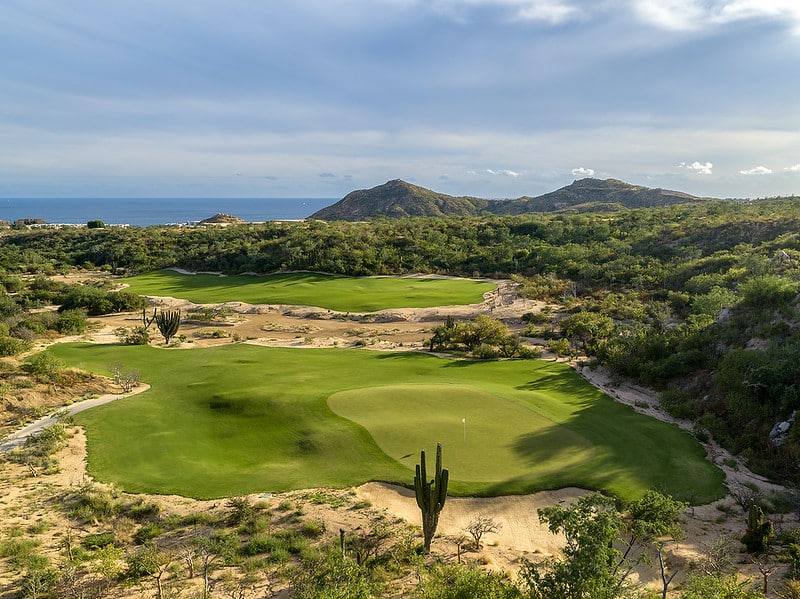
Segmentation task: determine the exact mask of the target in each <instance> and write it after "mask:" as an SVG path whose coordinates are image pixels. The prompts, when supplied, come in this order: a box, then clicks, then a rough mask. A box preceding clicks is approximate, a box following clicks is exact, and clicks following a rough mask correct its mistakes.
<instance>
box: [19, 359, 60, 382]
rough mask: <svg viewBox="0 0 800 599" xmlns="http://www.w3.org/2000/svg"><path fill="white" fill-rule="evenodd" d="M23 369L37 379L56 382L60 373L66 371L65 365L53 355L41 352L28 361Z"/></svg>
mask: <svg viewBox="0 0 800 599" xmlns="http://www.w3.org/2000/svg"><path fill="white" fill-rule="evenodd" d="M22 369H23V370H24V371H25V372H27V373H29V374H32V375H34V376H35V377H36V378H37V379H40V380H43V381H56V380H57V379H58V374H59V372H60V371H61V370H63V369H64V363H63V362H62V361H61V360H59V359H58V358H56V357H55V356H54V355H52V354H49V353H47V352H41V353H38V354H36V355H34V356H31V357H30V358H29V359H28V360H26V361H25V363H24V364H23V365H22Z"/></svg>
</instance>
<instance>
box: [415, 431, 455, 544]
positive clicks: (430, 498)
mask: <svg viewBox="0 0 800 599" xmlns="http://www.w3.org/2000/svg"><path fill="white" fill-rule="evenodd" d="M449 478H450V472H449V471H448V470H447V469H442V446H441V444H440V443H437V444H436V473H435V475H434V478H433V480H431V481H430V482H428V473H427V469H426V465H425V451H420V452H419V464H417V473H416V475H415V476H414V492H415V494H416V497H417V505H418V506H419V509H420V511H421V512H422V537H423V539H424V545H425V553H429V552H430V550H431V541H432V540H433V535H434V534H435V533H436V526H437V524H438V523H439V514H440V513H441V511H442V508H443V507H444V502H445V501H446V500H447V481H448V480H449Z"/></svg>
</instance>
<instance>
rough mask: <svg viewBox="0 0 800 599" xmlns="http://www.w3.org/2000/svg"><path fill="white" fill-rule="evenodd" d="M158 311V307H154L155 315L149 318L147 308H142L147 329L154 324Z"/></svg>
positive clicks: (143, 324)
mask: <svg viewBox="0 0 800 599" xmlns="http://www.w3.org/2000/svg"><path fill="white" fill-rule="evenodd" d="M157 312H158V308H153V315H152V316H151V317H150V318H148V317H147V308H142V326H143V328H144V330H145V331H146V330H147V329H149V328H150V325H151V324H153V322H155V320H156V313H157Z"/></svg>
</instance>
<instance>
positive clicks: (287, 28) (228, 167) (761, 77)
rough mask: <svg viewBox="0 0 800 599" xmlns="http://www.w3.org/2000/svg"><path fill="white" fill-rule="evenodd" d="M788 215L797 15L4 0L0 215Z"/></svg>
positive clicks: (735, 4)
mask: <svg viewBox="0 0 800 599" xmlns="http://www.w3.org/2000/svg"><path fill="white" fill-rule="evenodd" d="M586 176H595V177H598V178H609V177H613V178H617V179H622V180H625V181H628V182H631V183H637V184H642V185H647V186H651V187H666V188H671V189H678V190H682V191H687V192H690V193H694V194H697V195H708V196H715V197H761V196H769V195H788V194H800V2H797V0H723V1H714V0H706V1H703V0H618V1H610V0H609V1H606V0H424V1H421V0H420V1H418V0H336V1H335V2H334V1H331V0H292V1H291V2H289V1H285V2H284V1H277V0H225V1H216V2H212V1H210V0H191V1H188V0H172V1H170V2H164V1H163V0H136V1H135V2H134V1H132V0H115V1H113V2H112V1H108V0H71V1H70V2H64V1H63V0H4V2H2V4H0V197H36V196H40V197H61V196H63V197H81V196H84V197H85V196H96V197H106V196H107V197H115V196H116V197H139V196H141V197H187V196H188V197H191V196H208V197H225V196H229V197H239V196H253V197H330V198H338V197H341V196H343V195H344V194H346V193H347V192H349V191H351V190H353V189H360V188H368V187H373V186H375V185H379V184H381V183H383V182H385V181H387V180H389V179H395V178H401V179H405V180H407V181H410V182H413V183H416V184H418V185H422V186H425V187H429V188H432V189H435V190H437V191H441V192H444V193H450V194H454V195H475V196H480V197H489V198H507V197H519V196H521V195H537V194H540V193H544V192H547V191H551V190H553V189H556V188H558V187H560V186H562V185H566V184H568V183H570V182H572V181H573V180H574V179H578V178H583V177H586Z"/></svg>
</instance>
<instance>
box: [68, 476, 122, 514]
mask: <svg viewBox="0 0 800 599" xmlns="http://www.w3.org/2000/svg"><path fill="white" fill-rule="evenodd" d="M72 503H73V505H72V507H71V509H70V515H71V516H72V517H73V518H75V519H77V520H79V521H81V522H101V521H103V520H105V519H106V518H108V517H109V516H113V515H114V514H117V513H119V512H120V511H121V510H122V504H121V503H120V502H119V500H118V499H117V497H116V495H115V493H114V492H113V491H111V490H109V489H105V488H101V487H97V486H94V485H91V484H89V485H85V486H83V487H82V488H81V489H80V490H78V491H77V492H76V493H75V494H74V495H73V497H72Z"/></svg>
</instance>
